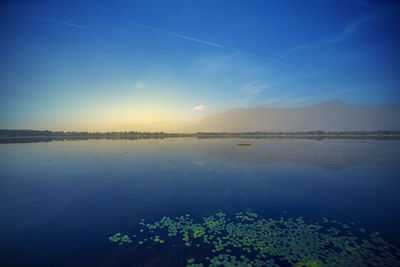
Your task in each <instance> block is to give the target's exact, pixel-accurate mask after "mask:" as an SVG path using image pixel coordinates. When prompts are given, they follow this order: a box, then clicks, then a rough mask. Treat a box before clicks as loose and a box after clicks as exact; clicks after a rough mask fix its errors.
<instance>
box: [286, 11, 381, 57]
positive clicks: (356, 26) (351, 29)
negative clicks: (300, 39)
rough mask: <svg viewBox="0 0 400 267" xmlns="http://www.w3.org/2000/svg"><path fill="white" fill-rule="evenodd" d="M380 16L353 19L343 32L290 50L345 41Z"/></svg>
mask: <svg viewBox="0 0 400 267" xmlns="http://www.w3.org/2000/svg"><path fill="white" fill-rule="evenodd" d="M380 17H382V16H365V17H362V18H359V19H357V20H355V21H353V22H352V23H350V24H348V25H347V26H346V27H345V28H344V29H343V30H342V32H341V33H339V34H337V35H335V36H332V37H331V38H329V39H325V40H321V41H317V42H312V43H308V44H303V45H298V46H295V47H292V48H290V49H289V50H288V52H293V51H297V50H302V49H307V48H314V47H318V46H322V45H329V44H336V43H340V42H343V41H345V40H347V39H349V38H351V37H353V36H354V35H356V34H357V33H358V32H359V31H360V29H361V28H362V26H363V25H364V24H367V23H369V22H371V21H374V20H377V19H379V18H380Z"/></svg>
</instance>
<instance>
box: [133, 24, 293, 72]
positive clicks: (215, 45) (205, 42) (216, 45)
mask: <svg viewBox="0 0 400 267" xmlns="http://www.w3.org/2000/svg"><path fill="white" fill-rule="evenodd" d="M130 23H131V24H133V25H135V26H138V27H141V28H144V29H148V30H152V31H156V32H160V33H163V34H167V35H170V36H173V37H177V38H181V39H185V40H189V41H193V42H197V43H201V44H204V45H208V46H212V47H216V48H221V49H227V50H231V51H234V52H239V53H241V54H244V55H248V56H251V57H255V58H259V59H262V60H267V61H270V62H273V63H278V64H281V65H290V64H289V63H287V62H284V61H282V60H278V59H274V58H268V57H264V56H261V55H258V54H254V53H251V52H247V51H244V50H240V49H236V48H232V47H229V46H225V45H221V44H217V43H213V42H208V41H204V40H200V39H197V38H193V37H191V36H187V35H182V34H177V33H174V32H168V31H164V30H161V29H158V28H155V27H151V26H148V25H144V24H140V23H136V22H130Z"/></svg>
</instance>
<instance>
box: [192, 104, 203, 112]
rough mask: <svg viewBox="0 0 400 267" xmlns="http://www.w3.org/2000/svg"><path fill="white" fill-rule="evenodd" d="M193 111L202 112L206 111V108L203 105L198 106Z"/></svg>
mask: <svg viewBox="0 0 400 267" xmlns="http://www.w3.org/2000/svg"><path fill="white" fill-rule="evenodd" d="M192 110H195V111H202V110H204V106H203V105H198V106H195V107H193V108H192Z"/></svg>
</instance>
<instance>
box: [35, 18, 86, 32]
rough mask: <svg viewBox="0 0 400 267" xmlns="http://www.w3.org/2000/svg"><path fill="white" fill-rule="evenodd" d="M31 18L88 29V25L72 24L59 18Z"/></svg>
mask: <svg viewBox="0 0 400 267" xmlns="http://www.w3.org/2000/svg"><path fill="white" fill-rule="evenodd" d="M32 18H33V19H36V20H41V21H46V22H50V23H56V24H61V25H65V26H70V27H75V28H80V29H88V27H86V26H83V25H79V24H74V23H69V22H64V21H59V20H54V19H48V18H42V17H32Z"/></svg>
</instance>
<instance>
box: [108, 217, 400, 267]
mask: <svg viewBox="0 0 400 267" xmlns="http://www.w3.org/2000/svg"><path fill="white" fill-rule="evenodd" d="M140 224H141V225H142V227H143V228H144V229H140V232H142V233H143V232H146V233H145V234H147V232H148V233H149V235H151V233H152V232H156V233H157V235H154V234H153V235H154V242H155V243H159V244H163V243H164V241H163V240H162V239H161V236H165V235H166V234H168V238H171V239H172V241H173V242H178V243H179V242H182V245H184V246H187V247H194V248H193V249H195V248H196V247H199V246H200V244H201V243H203V244H205V246H204V248H206V249H207V248H208V249H209V251H210V253H209V255H208V256H207V257H205V258H202V259H193V258H191V259H188V260H187V264H188V265H187V266H190V267H200V266H279V264H282V263H284V264H286V265H288V264H289V265H292V266H294V267H322V266H400V260H399V258H400V249H399V248H397V247H395V246H393V245H392V244H390V243H388V242H387V241H385V240H384V239H383V238H382V237H381V236H380V234H379V233H377V232H373V233H371V234H370V235H367V234H366V231H365V229H362V228H356V227H355V226H354V225H355V224H354V223H353V222H347V223H340V222H338V221H337V220H328V219H327V218H322V220H321V222H314V223H312V222H306V221H305V220H304V219H303V218H302V217H299V218H279V219H265V218H260V217H259V216H258V215H257V214H256V213H251V212H239V213H236V215H235V216H233V217H228V216H227V215H226V214H224V213H223V212H218V213H216V214H214V215H211V216H208V217H204V218H203V219H202V222H201V223H195V222H194V221H193V219H191V217H190V215H188V214H186V215H185V216H179V217H175V218H170V217H163V218H162V219H161V220H160V221H157V222H154V223H152V224H151V223H147V224H146V223H145V222H144V220H142V221H141V222H140ZM360 232H361V234H362V236H358V234H359V233H360ZM142 235H143V234H142ZM135 236H136V235H134V237H135ZM151 238H153V237H151ZM151 238H150V239H151ZM109 240H110V241H112V242H114V243H118V244H121V243H122V244H125V243H131V242H132V241H131V240H130V238H129V236H127V235H122V234H121V233H116V234H115V235H113V236H111V237H109ZM145 240H147V238H144V241H145ZM144 241H139V242H138V244H140V245H141V244H143V242H144ZM173 242H171V243H173ZM168 244H170V242H168ZM178 245H179V244H178ZM202 249H203V248H202ZM240 252H242V255H240ZM237 255H240V256H237Z"/></svg>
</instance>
